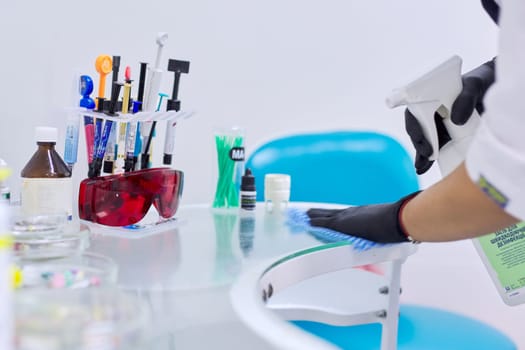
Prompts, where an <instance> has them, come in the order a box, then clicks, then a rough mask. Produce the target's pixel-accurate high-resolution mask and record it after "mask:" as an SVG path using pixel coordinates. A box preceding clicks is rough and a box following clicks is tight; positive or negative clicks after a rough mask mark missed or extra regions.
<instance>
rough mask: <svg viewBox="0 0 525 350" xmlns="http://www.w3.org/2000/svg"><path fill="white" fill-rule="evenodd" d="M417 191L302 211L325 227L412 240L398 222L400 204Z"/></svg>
mask: <svg viewBox="0 0 525 350" xmlns="http://www.w3.org/2000/svg"><path fill="white" fill-rule="evenodd" d="M418 193H419V191H418V192H415V193H412V194H409V195H408V196H405V197H403V198H401V199H400V200H398V201H397V202H395V203H388V204H372V205H364V206H355V207H348V208H345V209H320V208H311V209H309V210H308V211H307V212H306V214H307V215H308V217H309V218H310V225H312V226H316V227H325V228H329V229H332V230H334V231H338V232H341V233H346V234H348V235H352V236H356V237H361V238H364V239H368V240H370V241H374V242H379V243H399V242H410V241H413V240H412V239H411V238H410V236H409V235H408V234H407V233H406V232H404V229H403V225H402V223H401V222H400V218H401V211H402V210H403V207H404V205H405V204H406V203H407V202H408V201H409V200H410V199H412V198H413V197H415V196H416V195H417V194H418Z"/></svg>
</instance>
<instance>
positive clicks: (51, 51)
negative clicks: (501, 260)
mask: <svg viewBox="0 0 525 350" xmlns="http://www.w3.org/2000/svg"><path fill="white" fill-rule="evenodd" d="M159 31H166V32H168V33H169V35H170V37H169V40H168V44H167V46H166V47H165V50H164V56H163V63H162V65H163V66H165V64H166V62H167V58H168V57H169V58H178V59H186V60H190V61H191V69H190V74H189V75H188V76H183V78H182V83H181V92H180V98H181V99H182V101H183V108H184V109H191V110H195V111H196V112H197V114H196V115H195V117H194V118H192V119H190V120H187V121H184V122H183V123H180V125H179V128H178V130H177V138H176V149H175V152H176V153H175V166H176V167H177V168H179V169H182V170H184V171H185V173H186V183H185V193H184V199H183V201H184V203H197V202H209V201H211V199H212V197H213V191H214V185H215V178H214V176H213V174H214V171H216V170H215V167H216V163H215V162H216V158H215V150H214V144H213V137H212V131H213V127H214V126H217V125H222V126H229V125H241V126H243V127H245V128H246V147H247V151H248V152H249V151H250V150H251V149H253V148H254V147H255V146H256V145H258V144H259V143H261V142H263V141H264V140H266V139H268V138H270V137H273V136H276V135H280V134H286V133H291V132H295V131H310V130H312V131H313V130H325V129H340V128H348V129H367V130H379V131H383V132H385V133H388V134H390V135H392V136H394V137H397V138H398V139H399V140H400V141H401V142H402V143H403V144H404V145H406V147H407V149H409V151H410V152H412V147H411V144H410V141H409V139H408V136H407V135H406V134H405V132H404V119H403V110H402V109H397V110H389V109H387V107H386V106H385V104H384V99H385V96H386V95H387V94H388V93H389V92H390V90H391V89H392V88H395V87H398V86H401V85H402V84H404V83H406V82H408V81H409V80H410V79H411V78H413V77H415V76H417V75H418V73H422V72H423V71H424V70H425V69H427V68H429V67H431V66H432V65H434V64H435V63H437V62H440V61H441V60H442V59H444V58H447V57H448V56H450V55H452V54H459V55H460V56H461V57H463V60H464V70H468V69H471V68H473V67H475V66H476V65H478V64H480V63H482V62H484V61H485V60H487V59H489V58H491V57H492V56H494V55H495V53H496V31H497V28H496V26H495V25H494V24H493V23H492V22H491V20H490V19H489V17H488V16H487V15H486V14H485V13H484V12H483V10H482V7H481V6H480V4H479V1H478V0H463V1H453V0H427V1H419V0H397V1H392V0H375V1H355V0H324V1H320V0H317V1H313V0H265V1H241V0H222V1H213V0H191V1H167V0H166V1H160V0H150V1H137V0H128V1H122V0H115V1H102V0H92V1H89V2H77V1H66V0H56V1H36V0H33V1H10V2H5V3H4V4H2V10H1V13H0V47H1V50H2V58H1V59H0V77H1V84H0V101H1V106H2V112H1V113H0V158H3V159H5V160H6V161H7V162H8V163H9V164H10V165H11V167H12V168H13V169H14V171H15V176H13V177H12V178H11V179H10V181H9V185H10V187H11V188H12V189H13V194H14V196H15V197H16V195H17V193H18V191H19V178H18V177H17V176H16V174H18V173H19V172H20V170H21V169H22V167H23V165H24V164H25V162H26V161H27V160H28V159H29V158H30V156H31V154H32V153H33V152H34V150H35V145H34V140H33V129H34V127H35V126H37V125H49V126H56V127H58V128H59V129H60V133H61V140H59V144H58V149H59V151H60V152H62V150H63V136H64V131H65V130H64V120H65V113H64V107H66V106H71V105H72V104H74V103H76V102H72V101H77V100H78V97H74V99H73V98H72V95H73V93H74V92H73V91H72V76H73V73H75V72H80V73H83V74H88V75H91V76H92V77H93V78H94V81H95V83H96V85H98V77H97V75H96V72H95V69H94V61H95V58H96V57H97V56H98V55H99V54H103V53H104V54H109V55H120V56H122V62H121V74H123V70H124V67H125V66H126V65H131V68H132V70H133V75H134V77H135V79H136V78H137V77H138V70H139V65H138V62H139V61H148V62H150V63H152V62H153V61H154V58H155V52H156V45H155V35H156V33H157V32H159ZM109 79H110V77H109V76H108V80H109ZM121 79H122V78H121ZM107 86H109V84H108V85H107ZM163 86H164V91H170V86H171V76H170V75H167V76H166V79H165V80H164V85H163ZM108 89H109V88H108ZM95 91H96V90H95ZM135 93H136V92H134V93H133V94H135ZM84 152H85V151H84V149H83V148H81V149H80V150H79V159H80V164H79V166H77V168H76V169H75V173H74V177H75V179H76V181H78V180H80V179H81V178H82V177H84V175H85V173H86V172H85V171H86V170H85V169H86V166H85V154H84ZM437 178H438V175H437V172H436V171H432V172H430V174H428V175H425V176H422V177H421V184H422V186H423V187H426V186H428V185H429V184H431V183H433V182H434V181H435V180H436V179H437ZM437 247H439V248H437V249H438V250H437V251H438V252H439V253H438V257H440V256H441V255H439V254H447V250H446V249H447V247H449V246H448V245H443V246H437ZM439 249H441V250H439ZM467 249H469V248H467ZM461 252H463V250H460V252H459V253H458V254H457V256H458V264H459V265H461V264H467V265H468V264H470V263H471V258H472V257H471V256H470V255H468V254H466V256H468V259H466V260H465V259H461V258H460V256H461V255H462V254H463V253H461ZM421 256H423V255H421ZM472 259H475V257H474V258H472ZM436 260H439V258H438V259H436ZM426 263H428V261H427V262H426ZM480 264H481V263H480V262H479V261H476V266H478V267H479V266H481V265H480ZM410 266H414V265H413V264H412V265H409V268H408V269H407V270H408V271H407V272H408V273H410V272H411V271H412V272H413V273H415V272H414V270H418V271H421V268H419V269H418V267H413V268H410ZM418 266H419V265H418ZM411 269H412V270H411ZM436 271H437V273H438V274H439V271H443V270H442V269H439V268H438V269H436ZM422 274H423V277H425V275H424V271H423V272H422ZM436 278H437V279H438V282H440V283H439V284H440V285H442V284H444V283H445V284H446V282H447V276H441V277H434V279H436ZM487 278H488V277H487ZM405 279H407V281H406V282H405V284H407V283H408V284H410V287H405V290H411V291H412V294H410V293H408V294H407V296H406V297H407V298H409V299H410V298H412V299H413V300H417V301H419V302H421V301H422V302H425V300H426V301H428V302H432V303H433V304H434V305H442V306H444V307H448V308H452V309H455V310H460V311H463V312H466V313H470V314H472V315H475V316H476V317H479V318H482V319H485V320H488V321H490V322H492V323H493V324H495V325H496V326H498V327H499V328H500V329H505V330H506V331H508V332H510V333H513V334H514V335H515V338H516V339H519V337H518V336H517V335H518V334H519V332H518V330H517V329H514V328H517V327H514V328H513V326H512V322H510V321H509V315H511V313H510V312H507V311H508V310H509V308H502V307H500V305H499V304H501V302H500V301H499V300H498V299H497V296H496V295H495V293H492V294H490V295H488V296H487V300H486V303H485V302H484V301H483V300H482V301H479V302H476V303H475V302H473V299H472V298H470V296H469V295H460V296H459V297H458V298H457V299H458V300H457V302H456V303H454V302H453V301H450V300H448V301H447V302H446V303H445V304H443V300H442V299H441V298H440V295H441V293H440V292H441V290H439V289H438V290H437V291H433V292H434V293H430V294H429V293H428V292H425V293H423V292H422V291H421V289H420V287H421V284H426V281H414V279H412V280H411V279H410V274H408V275H405ZM463 280H464V281H468V279H467V277H465V279H463ZM454 283H456V281H455V282H454ZM464 283H467V282H464ZM471 283H473V284H474V283H476V281H475V280H472V281H471ZM418 286H419V287H418ZM456 287H457V285H456ZM483 288H485V286H483ZM487 288H489V289H490V288H491V286H490V285H489V286H488V287H487ZM490 292H492V291H490ZM458 294H461V293H458ZM493 294H494V295H493ZM440 300H441V304H440ZM464 301H470V302H468V303H465V302H464ZM487 305H489V306H487ZM490 305H498V307H497V308H496V309H490ZM483 308H488V309H487V310H489V311H492V312H493V313H491V312H488V313H487V312H484V311H483ZM512 310H516V309H512ZM513 315H515V313H514V314H513ZM522 320H523V317H522ZM522 324H523V323H522ZM520 331H521V330H520ZM521 341H522V343H521V344H523V345H522V346H523V348H525V343H523V340H521Z"/></svg>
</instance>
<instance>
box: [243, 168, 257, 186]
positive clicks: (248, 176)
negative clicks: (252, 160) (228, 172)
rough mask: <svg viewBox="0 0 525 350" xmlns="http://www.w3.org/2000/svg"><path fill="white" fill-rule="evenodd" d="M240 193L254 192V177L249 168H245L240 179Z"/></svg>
mask: <svg viewBox="0 0 525 350" xmlns="http://www.w3.org/2000/svg"><path fill="white" fill-rule="evenodd" d="M241 191H251V192H253V191H255V177H254V176H253V175H252V171H251V170H250V168H246V170H245V171H244V175H243V176H242V179H241Z"/></svg>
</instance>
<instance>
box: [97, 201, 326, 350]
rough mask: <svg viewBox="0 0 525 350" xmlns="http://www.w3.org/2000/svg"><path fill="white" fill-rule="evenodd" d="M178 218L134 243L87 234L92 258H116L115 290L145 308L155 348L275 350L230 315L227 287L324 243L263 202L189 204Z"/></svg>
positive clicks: (229, 287) (125, 239)
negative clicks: (248, 205) (244, 207)
mask: <svg viewBox="0 0 525 350" xmlns="http://www.w3.org/2000/svg"><path fill="white" fill-rule="evenodd" d="M290 205H291V206H302V207H306V206H308V204H307V203H291V204H290ZM317 206H319V204H317ZM176 217H177V220H176V221H175V223H173V222H170V223H169V225H166V227H165V230H163V231H161V232H158V233H156V234H152V235H148V236H143V237H140V238H136V239H133V238H134V237H132V235H133V232H130V233H129V234H130V237H129V238H128V237H125V236H123V235H122V234H119V235H111V234H107V231H106V230H104V229H101V230H99V231H97V229H96V227H90V230H91V246H90V248H89V251H92V252H96V253H99V254H103V255H106V256H108V257H110V258H111V259H113V261H115V262H116V263H117V265H118V269H119V274H118V279H117V284H118V286H119V287H120V288H121V289H123V290H125V291H127V292H129V293H132V294H135V295H138V296H140V297H141V298H142V299H144V300H146V301H147V302H148V303H149V305H150V308H151V310H152V313H153V317H154V321H153V323H152V325H151V328H152V330H153V332H154V334H155V337H156V341H155V344H162V345H159V346H158V349H174V348H176V349H209V348H210V347H213V348H218V349H223V348H224V349H226V348H229V349H240V348H245V347H246V346H250V349H271V348H278V347H276V346H275V344H274V345H270V343H269V342H268V341H267V340H265V339H263V338H262V337H261V336H260V335H258V334H257V332H254V331H253V330H251V329H250V328H249V327H248V326H247V325H246V324H245V323H244V321H243V320H242V319H241V318H240V317H239V316H238V315H237V314H236V313H235V312H234V310H233V307H232V303H231V301H230V297H229V293H230V289H231V286H232V284H233V283H234V282H235V281H236V280H237V278H238V277H239V276H240V275H241V274H242V273H243V271H245V270H247V269H249V268H250V267H252V266H256V265H257V264H259V263H261V262H264V261H268V259H270V260H271V259H274V260H275V259H277V258H278V257H281V256H285V255H288V254H290V253H293V252H297V251H300V250H304V249H309V248H313V247H319V246H323V243H321V242H320V241H318V240H317V239H316V238H315V237H313V236H312V235H310V234H309V233H308V232H304V231H296V230H292V229H291V228H290V227H289V226H288V225H286V223H285V221H286V217H285V215H284V214H283V213H279V212H271V213H270V212H266V211H265V209H264V204H262V203H257V208H256V210H255V211H254V212H244V211H239V210H238V209H212V208H211V207H210V206H209V205H193V206H188V205H187V206H181V207H180V208H179V211H178V213H177V215H176Z"/></svg>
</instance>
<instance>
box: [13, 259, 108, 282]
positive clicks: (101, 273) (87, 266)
mask: <svg viewBox="0 0 525 350" xmlns="http://www.w3.org/2000/svg"><path fill="white" fill-rule="evenodd" d="M13 262H14V265H15V267H16V269H17V270H18V272H19V276H21V278H20V281H19V283H18V285H17V287H18V289H85V288H93V287H105V286H113V285H115V284H116V281H117V272H118V267H117V264H116V263H115V262H114V261H113V260H112V259H111V258H109V257H106V256H104V255H100V254H96V253H91V252H77V251H68V250H63V249H54V250H40V251H15V252H14V257H13Z"/></svg>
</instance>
